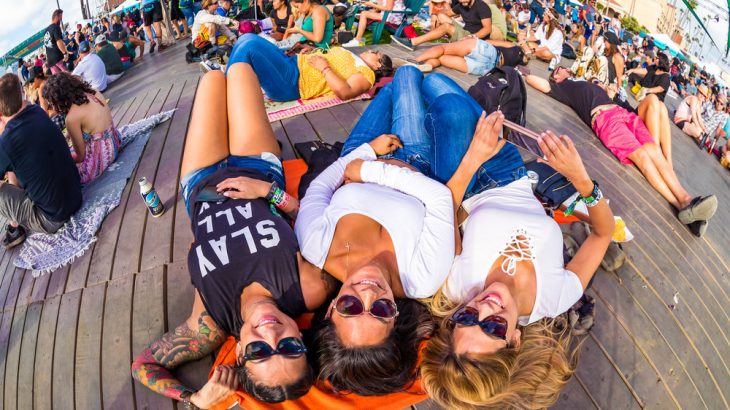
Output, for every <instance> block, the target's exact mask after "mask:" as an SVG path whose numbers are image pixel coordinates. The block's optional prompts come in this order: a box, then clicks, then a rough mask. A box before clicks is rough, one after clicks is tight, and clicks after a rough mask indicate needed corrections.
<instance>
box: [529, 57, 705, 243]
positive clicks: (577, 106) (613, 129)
mask: <svg viewBox="0 0 730 410" xmlns="http://www.w3.org/2000/svg"><path fill="white" fill-rule="evenodd" d="M525 80H526V81H527V84H529V85H530V86H532V87H533V88H535V89H536V90H538V91H540V92H543V93H545V94H547V95H549V96H550V97H553V98H555V99H556V100H558V101H560V102H562V103H563V104H566V105H568V106H569V107H570V108H572V109H573V110H574V111H575V112H576V113H577V114H578V116H579V117H580V119H581V120H582V121H583V122H584V123H585V124H586V125H587V126H589V127H591V129H592V130H593V132H594V133H595V134H596V136H597V137H598V139H600V140H601V142H602V143H603V145H605V146H606V148H608V150H609V151H611V153H612V154H613V155H614V156H615V157H616V158H618V160H619V161H620V162H621V163H622V164H632V163H633V164H635V165H636V167H637V168H638V169H639V171H641V173H642V174H643V175H644V177H645V178H646V180H647V181H648V182H649V184H651V186H652V187H653V188H654V189H655V190H656V191H657V192H659V194H660V195H661V196H663V197H664V198H665V199H666V200H667V202H669V203H670V204H671V205H672V206H673V207H674V208H675V209H676V210H677V218H678V219H679V220H680V222H682V223H683V224H685V225H688V228H690V230H691V231H692V233H693V234H695V235H696V236H702V235H703V234H704V232H705V230H706V228H707V221H708V220H709V219H710V218H712V216H713V215H715V211H717V197H716V196H715V195H708V196H697V197H694V198H693V197H692V196H691V195H690V194H689V193H688V192H687V191H686V190H685V189H684V187H683V186H682V183H681V182H679V179H678V178H677V174H676V173H675V172H674V169H673V168H672V166H671V165H670V164H669V163H668V162H667V159H666V157H665V156H664V155H663V153H662V151H661V149H660V148H659V146H658V145H657V144H655V143H654V137H652V135H651V134H650V133H649V130H648V129H647V128H646V125H645V124H644V122H643V121H641V119H640V118H639V117H638V115H637V114H634V113H633V112H629V111H627V110H626V109H625V108H623V107H620V106H618V105H617V104H616V103H615V102H614V101H613V100H612V99H611V98H609V96H608V94H607V93H606V91H604V90H603V89H602V88H601V87H599V86H598V85H596V84H593V83H591V82H588V81H580V80H575V79H574V78H573V74H572V73H571V72H570V70H568V69H567V68H565V67H558V68H556V69H555V71H553V72H552V74H550V78H549V80H546V79H544V78H540V77H537V76H535V75H530V74H527V75H526V76H525ZM667 121H668V119H667Z"/></svg>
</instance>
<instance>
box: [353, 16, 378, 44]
mask: <svg viewBox="0 0 730 410" xmlns="http://www.w3.org/2000/svg"><path fill="white" fill-rule="evenodd" d="M382 19H383V13H381V12H379V11H370V10H367V11H363V12H362V13H360V23H358V25H357V35H356V36H355V38H356V39H357V40H362V38H363V36H364V35H365V30H366V29H367V28H368V21H380V20H382Z"/></svg>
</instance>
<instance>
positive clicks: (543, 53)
mask: <svg viewBox="0 0 730 410" xmlns="http://www.w3.org/2000/svg"><path fill="white" fill-rule="evenodd" d="M535 57H537V58H539V59H540V60H542V61H547V62H550V60H552V59H553V58H555V54H553V53H551V52H550V50H548V49H547V48H546V47H538V48H537V50H535Z"/></svg>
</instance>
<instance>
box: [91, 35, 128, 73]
mask: <svg viewBox="0 0 730 410" xmlns="http://www.w3.org/2000/svg"><path fill="white" fill-rule="evenodd" d="M94 43H95V44H96V55H98V56H99V58H101V61H103V62H104V68H105V69H106V73H107V75H119V74H122V73H123V72H124V67H123V66H122V57H120V56H119V51H117V49H116V48H115V47H114V46H113V45H111V44H109V42H108V41H107V39H106V36H105V35H103V34H100V35H98V36H96V40H94Z"/></svg>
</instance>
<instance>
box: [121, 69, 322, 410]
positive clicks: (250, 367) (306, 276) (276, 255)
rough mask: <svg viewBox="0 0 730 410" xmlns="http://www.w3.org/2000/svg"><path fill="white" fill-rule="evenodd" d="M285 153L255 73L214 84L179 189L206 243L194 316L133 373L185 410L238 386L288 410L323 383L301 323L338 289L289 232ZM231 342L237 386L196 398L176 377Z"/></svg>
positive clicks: (203, 98) (236, 72)
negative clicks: (314, 368)
mask: <svg viewBox="0 0 730 410" xmlns="http://www.w3.org/2000/svg"><path fill="white" fill-rule="evenodd" d="M280 153H281V152H280V149H279V144H278V143H277V141H276V137H275V136H274V132H273V131H272V129H271V125H270V124H269V120H268V118H267V117H266V111H265V109H264V104H263V96H262V94H261V88H260V86H259V83H258V81H257V80H256V75H255V73H254V72H253V69H252V68H251V67H250V66H249V65H248V64H235V65H232V66H231V67H230V69H229V70H228V77H227V78H226V77H224V76H223V73H222V72H220V71H212V72H209V73H207V74H205V76H203V78H202V79H201V81H200V88H199V90H198V93H197V95H196V96H195V104H194V105H193V112H192V115H191V117H190V126H189V127H188V135H187V139H186V141H185V151H184V154H183V160H182V169H181V172H182V175H183V177H182V180H181V184H180V185H181V189H182V196H183V199H184V201H185V206H186V208H187V211H188V216H189V217H190V220H191V227H192V229H193V234H194V237H195V241H194V242H193V244H192V246H191V248H190V252H189V255H188V270H189V271H190V276H191V280H192V282H193V285H194V286H195V298H194V300H193V301H192V305H193V309H192V313H191V315H190V317H189V318H188V319H187V320H186V321H185V322H183V323H182V324H180V325H179V326H178V327H177V328H176V329H174V330H172V331H170V332H168V333H166V334H164V335H162V336H161V337H160V339H158V340H156V341H154V342H152V344H150V346H148V347H147V348H145V349H144V350H143V351H142V352H141V353H140V354H139V355H138V356H137V357H136V359H135V360H134V363H133V364H132V376H133V377H134V378H135V379H136V380H138V381H139V382H140V383H142V384H144V385H145V386H147V387H149V388H150V389H152V390H154V391H156V392H159V393H160V394H164V395H165V396H167V397H170V398H172V399H175V400H180V401H182V402H183V406H181V407H184V408H195V407H190V406H189V404H188V403H190V404H192V405H194V406H196V407H197V408H201V409H207V408H210V407H212V406H213V405H214V404H216V403H217V402H218V401H220V400H222V399H225V398H226V397H227V396H228V394H230V393H231V392H232V391H233V390H235V389H236V388H237V387H238V385H239V383H240V386H241V387H242V388H243V390H245V391H246V392H247V393H249V394H250V395H252V396H253V397H254V398H255V399H256V400H259V401H261V402H265V403H278V402H282V401H284V400H293V399H296V398H298V397H301V396H302V395H304V394H305V393H306V392H307V391H308V390H309V388H310V387H311V385H312V383H313V381H314V375H313V371H312V368H311V367H310V366H309V364H308V363H307V358H306V355H305V353H306V352H307V348H306V346H305V345H304V343H303V342H302V339H301V334H300V333H299V329H298V327H297V324H296V323H295V322H294V318H296V317H298V316H299V315H301V314H302V313H304V312H306V311H308V310H313V309H316V308H317V307H319V306H320V305H322V304H323V303H324V302H325V300H326V298H327V296H328V295H327V293H328V290H329V288H328V284H327V283H325V280H326V278H327V276H326V275H323V274H322V270H321V269H319V268H317V267H315V266H314V265H312V264H311V263H309V262H306V261H305V260H304V259H303V258H302V257H301V255H300V253H299V246H298V245H297V238H296V236H295V235H294V230H293V229H292V227H291V225H290V220H291V219H293V218H295V217H296V215H297V212H298V209H299V202H298V201H297V200H296V199H295V198H293V197H291V196H289V195H288V194H286V192H284V187H285V185H284V184H285V179H284V174H283V168H282V164H281V161H280V160H279V158H278V157H279V155H280ZM221 198H222V199H223V200H221ZM244 237H245V238H246V240H244ZM227 336H234V337H235V338H236V340H237V341H238V344H237V347H236V349H237V351H236V356H237V357H239V361H238V366H239V367H237V369H235V370H233V369H230V368H226V367H219V368H218V369H217V370H216V372H218V373H221V372H222V373H224V376H225V377H223V379H222V380H224V381H225V380H227V382H222V383H220V384H219V383H216V377H215V376H214V378H213V379H212V381H209V382H208V383H207V384H206V385H205V386H204V387H203V388H202V389H200V390H199V391H194V390H193V389H191V388H190V387H187V386H185V385H184V384H183V383H182V382H180V381H179V380H177V379H176V378H175V377H174V376H173V374H172V372H171V371H172V370H173V369H175V368H176V367H178V366H180V365H181V364H183V363H185V362H189V361H193V360H198V359H200V358H202V357H205V356H207V355H209V354H212V353H214V352H215V350H216V349H217V348H218V347H219V346H220V345H221V344H222V343H223V342H224V340H225V339H226V337H227ZM233 372H235V374H234V373H233ZM218 376H220V374H219V375H218Z"/></svg>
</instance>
